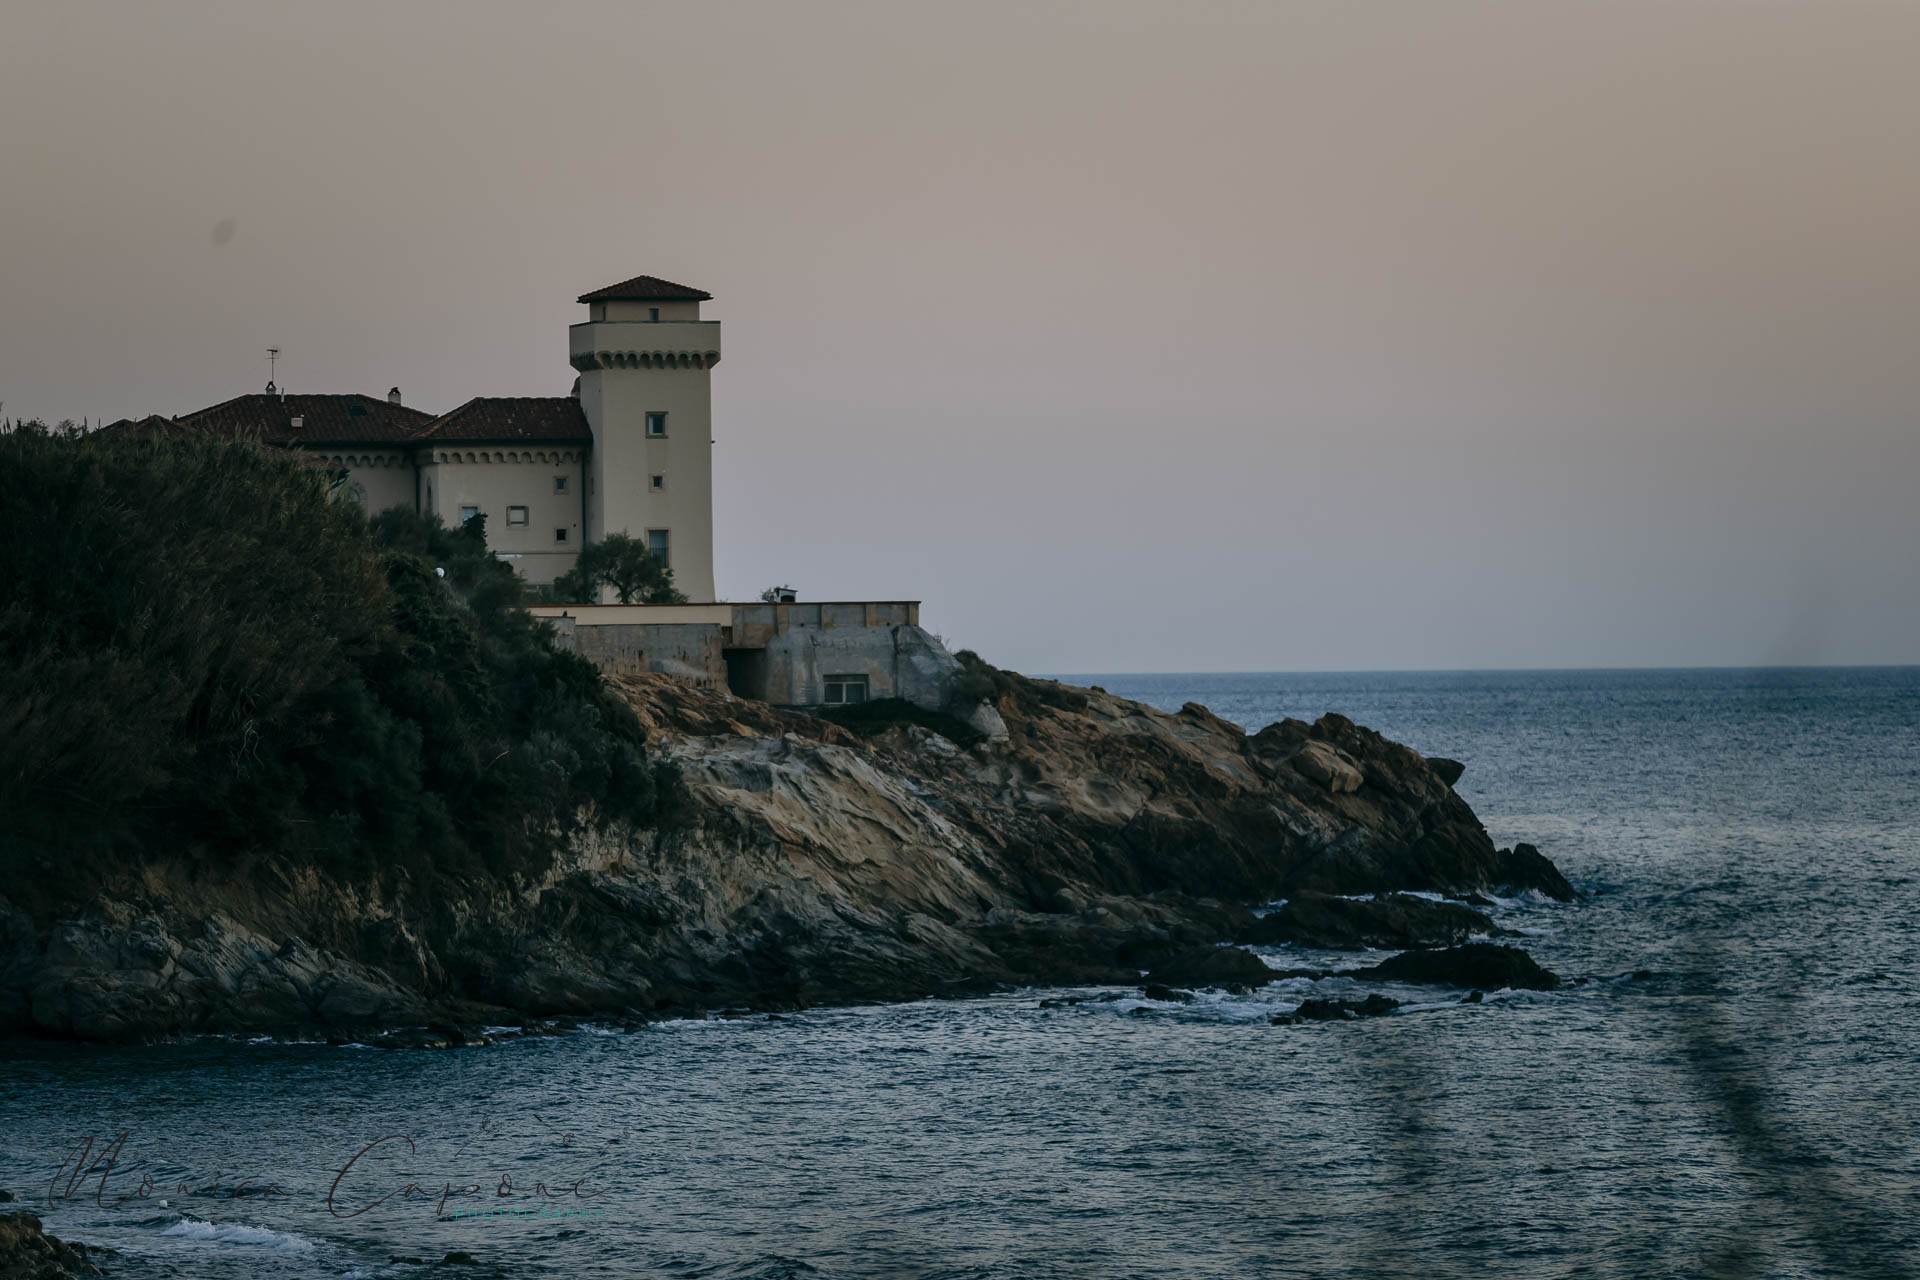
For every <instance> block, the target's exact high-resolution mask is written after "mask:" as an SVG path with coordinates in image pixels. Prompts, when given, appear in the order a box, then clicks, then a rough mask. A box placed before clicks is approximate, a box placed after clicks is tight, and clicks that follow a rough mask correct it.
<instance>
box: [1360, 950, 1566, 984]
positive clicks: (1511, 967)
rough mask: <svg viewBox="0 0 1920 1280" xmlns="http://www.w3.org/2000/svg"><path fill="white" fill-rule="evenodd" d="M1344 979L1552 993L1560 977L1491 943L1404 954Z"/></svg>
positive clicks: (1524, 956) (1523, 954)
mask: <svg viewBox="0 0 1920 1280" xmlns="http://www.w3.org/2000/svg"><path fill="white" fill-rule="evenodd" d="M1345 976H1347V977H1350V978H1366V979H1372V980H1375V981H1381V982H1415V983H1425V984H1433V985H1438V986H1450V987H1479V988H1485V989H1487V990H1489V991H1492V990H1497V989H1499V988H1501V987H1516V988H1520V989H1522V990H1529V991H1551V990H1553V989H1554V988H1555V987H1557V986H1559V985H1560V978H1559V975H1557V974H1554V973H1551V972H1549V971H1548V970H1546V969H1542V968H1541V967H1540V966H1539V965H1538V964H1536V963H1535V962H1534V959H1533V957H1532V956H1530V955H1528V954H1527V953H1526V952H1524V951H1522V950H1520V949H1519V948H1518V947H1503V946H1497V945H1495V944H1493V943H1490V942H1469V943H1467V944H1466V945H1465V946H1459V947H1447V948H1445V949H1443V950H1439V951H1406V952H1402V953H1401V954H1400V955H1397V956H1393V957H1391V958H1389V959H1386V960H1383V961H1381V962H1380V963H1379V964H1376V965H1373V966H1371V967H1369V968H1366V969H1356V970H1353V971H1352V972H1350V973H1348V974H1347V975H1345Z"/></svg>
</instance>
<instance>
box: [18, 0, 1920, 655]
mask: <svg viewBox="0 0 1920 1280" xmlns="http://www.w3.org/2000/svg"><path fill="white" fill-rule="evenodd" d="M1916 68H1920V5H1915V4H1892V3H1890V4H1871V5H1870V4H1846V3H1833V2H1822V3H1817V4H1816V3H1804V4H1764V3H1738V4H1735V3H1725V4H1709V3H1682V2H1680V0H1659V2H1658V3H1643V4H1636V3H1625V2H1623V0H1606V2H1605V3H1592V4H1573V3H1540V2H1539V0H1516V2H1514V3H1463V2H1461V0H1448V2H1447V3H1443V4H1442V3H1428V2H1426V0H1420V2H1409V3H1400V4H1393V3H1368V4H1354V3H1351V2H1350V0H1337V2H1334V3H1326V4H1306V3H1279V2H1275V3H1266V4H1248V5H1225V4H1222V5H1204V4H1196V3H1192V2H1191V0H1181V2H1180V3H1171V2H1169V3H1164V4H1158V5H1139V4H1127V3H1119V2H1118V0H1103V2H1101V3H1089V4H1079V5H1074V4H1060V5H1044V4H1035V3H1021V4H1005V5H1000V4H983V3H978V2H975V0H969V2H968V3H965V4H960V3H955V4H948V5H938V6H936V5H931V4H922V3H904V2H902V0H887V2H886V3H874V4H837V3H836V4H827V3H812V2H810V3H805V4H797V3H784V2H783V3H775V4H751V5H750V4H740V3H724V2H722V3H701V4H689V3H685V2H684V0H680V2H676V3H672V4H645V3H634V2H633V0H620V2H618V3H606V4H588V3H550V4H540V5H533V4H524V5H486V4H479V3H473V2H471V0H468V2H464V3H458V4H445V5H427V4H407V3H387V2H383V3H379V4H357V3H342V2H340V0H328V2H327V3H314V4H305V5H299V6H293V5H278V4H275V5H267V4H260V3H257V2H255V0H248V2H247V3H239V4H232V5H225V6H216V5H185V4H157V3H156V4H124V5H104V4H102V5H76V4H72V3H64V2H63V3H58V4H47V5H37V4H23V3H20V2H19V0H0V402H4V412H5V414H6V415H7V416H8V417H14V416H19V415H26V416H44V417H47V418H50V419H51V418H59V417H66V416H72V417H76V418H78V417H80V416H82V415H88V416H91V417H94V418H96V419H97V418H115V417H120V416H124V415H129V414H137V413H148V412H158V413H164V414H174V413H183V412H186V411H188V410H191V409H196V408H200V407H202V406H205V405H207V404H211V403H214V402H216V401H219V400H222V399H225V398H227V397H229V396H232V395H236V394H240V393H242V392H247V391H255V390H258V389H259V388H260V386H261V385H262V384H264V383H265V381H266V364H265V348H266V347H267V346H268V345H269V344H277V345H278V346H280V347H282V348H283V349H284V351H285V357H284V360H283V363H282V366H281V370H282V379H281V380H282V382H283V384H284V385H286V386H287V387H288V388H289V389H291V390H295V391H306V392H342V391H364V392H367V393H370V394H379V393H382V392H384V391H385V390H386V389H387V387H388V386H390V385H392V384H394V383H398V384H399V385H400V386H401V387H402V388H403V390H404V391H405V393H406V398H407V402H408V403H410V404H414V405H417V406H420V407H422V408H428V409H436V410H440V409H448V408H452V407H453V406H454V405H456V404H458V403H460V402H461V401H463V400H465V399H467V398H468V397H470V396H475V395H558V394H564V393H565V392H566V390H567V388H568V386H569V385H570V384H571V382H572V378H573V373H572V370H570V369H569V368H568V367H567V362H566V338H567V335H566V326H567V325H568V324H570V323H572V322H574V321H575V320H578V319H582V318H584V310H585V309H584V308H581V307H578V306H576V305H575V304H574V303H573V298H574V296H575V295H577V294H579V293H581V292H584V291H586V290H588V289H590V288H595V287H598V286H600V285H603V284H608V283H611V282H613V281H615V280H619V279H622V278H624V277H626V276H629V275H633V274H636V273H639V272H648V273H652V274H655V275H660V276H664V277H666V278H668V279H672V280H678V281H682V282H685V283H688V284H693V285H697V286H700V287H702V288H705V289H708V290H710V291H712V292H713V293H714V294H715V295H716V300H715V301H714V302H712V303H709V304H708V305H707V313H708V314H709V315H710V316H712V317H715V318H718V319H720V320H722V321H724V322H725V339H724V342H725V350H726V357H725V359H724V360H723V361H722V363H721V364H720V366H719V368H718V369H717V370H716V371H715V374H714V402H715V418H716V424H715V432H714V434H715V436H716V438H717V441H718V443H717V445H716V446H715V462H714V474H715V486H716V493H715V522H716V526H717V527H716V530H715V532H716V542H717V566H716V567H717V571H718V576H719V585H720V591H721V594H723V595H732V596H735V597H741V596H752V595H754V594H756V593H757V592H758V591H759V589H760V588H761V587H763V586H766V585H768V584H770V583H773V582H776V581H780V582H791V583H793V584H794V585H795V586H796V587H797V588H798V589H799V590H800V592H801V594H802V596H803V598H813V599H822V598H838V599H862V598H897V597H913V598H919V599H922V600H924V601H925V602H926V603H925V612H924V619H925V621H926V622H927V623H928V625H929V626H931V627H932V628H933V629H935V630H937V631H939V632H941V633H943V634H944V635H945V636H947V637H948V639H949V640H950V641H951V642H952V643H954V644H955V645H967V646H971V647H974V648H977V649H979V650H980V651H981V652H982V653H983V654H985V655H986V656H987V657H989V658H991V659H993V660H995V661H998V662H1001V663H1003V664H1005V665H1011V666H1016V667H1021V668H1024V669H1027V670H1035V671H1112V670H1235V669H1238V670H1275V669H1279V670H1294V669H1321V668H1355V667H1358V668H1400V667H1498V666H1585V665H1607V666H1612V665H1643V664H1653V665H1696V664H1727V663H1760V662H1914V661H1920V556H1917V555H1916V551H1920V501H1915V498H1914V494H1913V489H1914V487H1915V481H1916V480H1920V439H1917V433H1916V422H1917V421H1920V71H1916ZM225 220H231V232H232V234H231V235H230V236H225V237H222V236H217V235H216V233H215V232H216V227H218V226H219V225H220V224H222V223H223V221H225Z"/></svg>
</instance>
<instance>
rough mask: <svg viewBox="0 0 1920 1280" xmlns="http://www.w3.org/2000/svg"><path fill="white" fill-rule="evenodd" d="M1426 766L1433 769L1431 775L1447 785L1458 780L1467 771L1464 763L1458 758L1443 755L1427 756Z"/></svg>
mask: <svg viewBox="0 0 1920 1280" xmlns="http://www.w3.org/2000/svg"><path fill="white" fill-rule="evenodd" d="M1427 768H1429V769H1431V770H1433V776H1434V777H1436V778H1438V779H1440V781H1442V782H1444V783H1446V784H1447V785H1448V786H1452V785H1453V784H1454V783H1456V782H1458V781H1460V776H1461V775H1462V774H1464V773H1465V772H1466V771H1467V766H1466V765H1464V764H1462V763H1461V762H1460V761H1458V760H1449V759H1447V757H1445V756H1428V757H1427Z"/></svg>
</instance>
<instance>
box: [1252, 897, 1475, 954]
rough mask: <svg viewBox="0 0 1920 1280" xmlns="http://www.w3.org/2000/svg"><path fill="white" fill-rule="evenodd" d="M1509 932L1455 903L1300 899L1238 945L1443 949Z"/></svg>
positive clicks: (1267, 917)
mask: <svg viewBox="0 0 1920 1280" xmlns="http://www.w3.org/2000/svg"><path fill="white" fill-rule="evenodd" d="M1506 933H1507V930H1505V929H1502V928H1500V927H1499V926H1498V925H1496V924H1494V922H1493V921H1492V920H1491V919H1489V918H1488V917H1487V916H1485V915H1482V914H1481V913H1480V912H1478V911H1475V910H1474V909H1473V908H1472V907H1465V906H1461V905H1460V904H1459V903H1457V902H1434V901H1431V900H1430V899H1427V898H1416V897H1414V896H1413V895H1412V894H1408V893H1383V894H1377V895H1375V896H1374V897H1371V898H1338V897H1334V896H1332V895H1331V894H1325V893H1302V894H1298V895H1296V896H1295V897H1293V898H1290V899H1288V901H1287V902H1286V903H1285V904H1284V905H1282V906H1281V907H1280V909H1279V910H1278V911H1273V912H1270V913H1268V914H1267V915H1264V916H1261V917H1260V918H1259V919H1257V920H1254V921H1252V922H1250V923H1249V924H1248V925H1247V926H1246V927H1245V928H1243V929H1241V930H1240V933H1239V936H1238V937H1237V938H1236V939H1235V941H1237V942H1241V943H1245V944H1248V945H1252V946H1273V945H1275V944H1278V943H1293V944H1294V945H1296V946H1303V947H1324V948H1326V949H1328V950H1335V951H1359V950H1363V949H1366V948H1378V949H1380V950H1383V951H1384V950H1398V949H1400V948H1404V947H1446V946H1451V945H1453V944H1454V943H1457V942H1465V941H1466V940H1467V939H1468V938H1471V937H1474V936H1476V935H1479V936H1482V937H1502V936H1504V935H1506Z"/></svg>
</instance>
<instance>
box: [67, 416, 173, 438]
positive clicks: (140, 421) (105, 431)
mask: <svg viewBox="0 0 1920 1280" xmlns="http://www.w3.org/2000/svg"><path fill="white" fill-rule="evenodd" d="M194 434H197V433H196V432H194V431H193V430H192V429H191V428H188V427H186V426H184V425H183V424H182V423H180V422H179V421H178V420H176V419H174V418H163V417H161V416H160V415H159V414H157V413H150V414H148V415H147V416H146V417H144V418H122V419H120V421H118V422H109V423H108V424H107V425H106V426H104V427H95V428H94V430H93V437H94V438H95V439H100V440H172V439H177V438H179V437H181V436H186V435H194Z"/></svg>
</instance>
